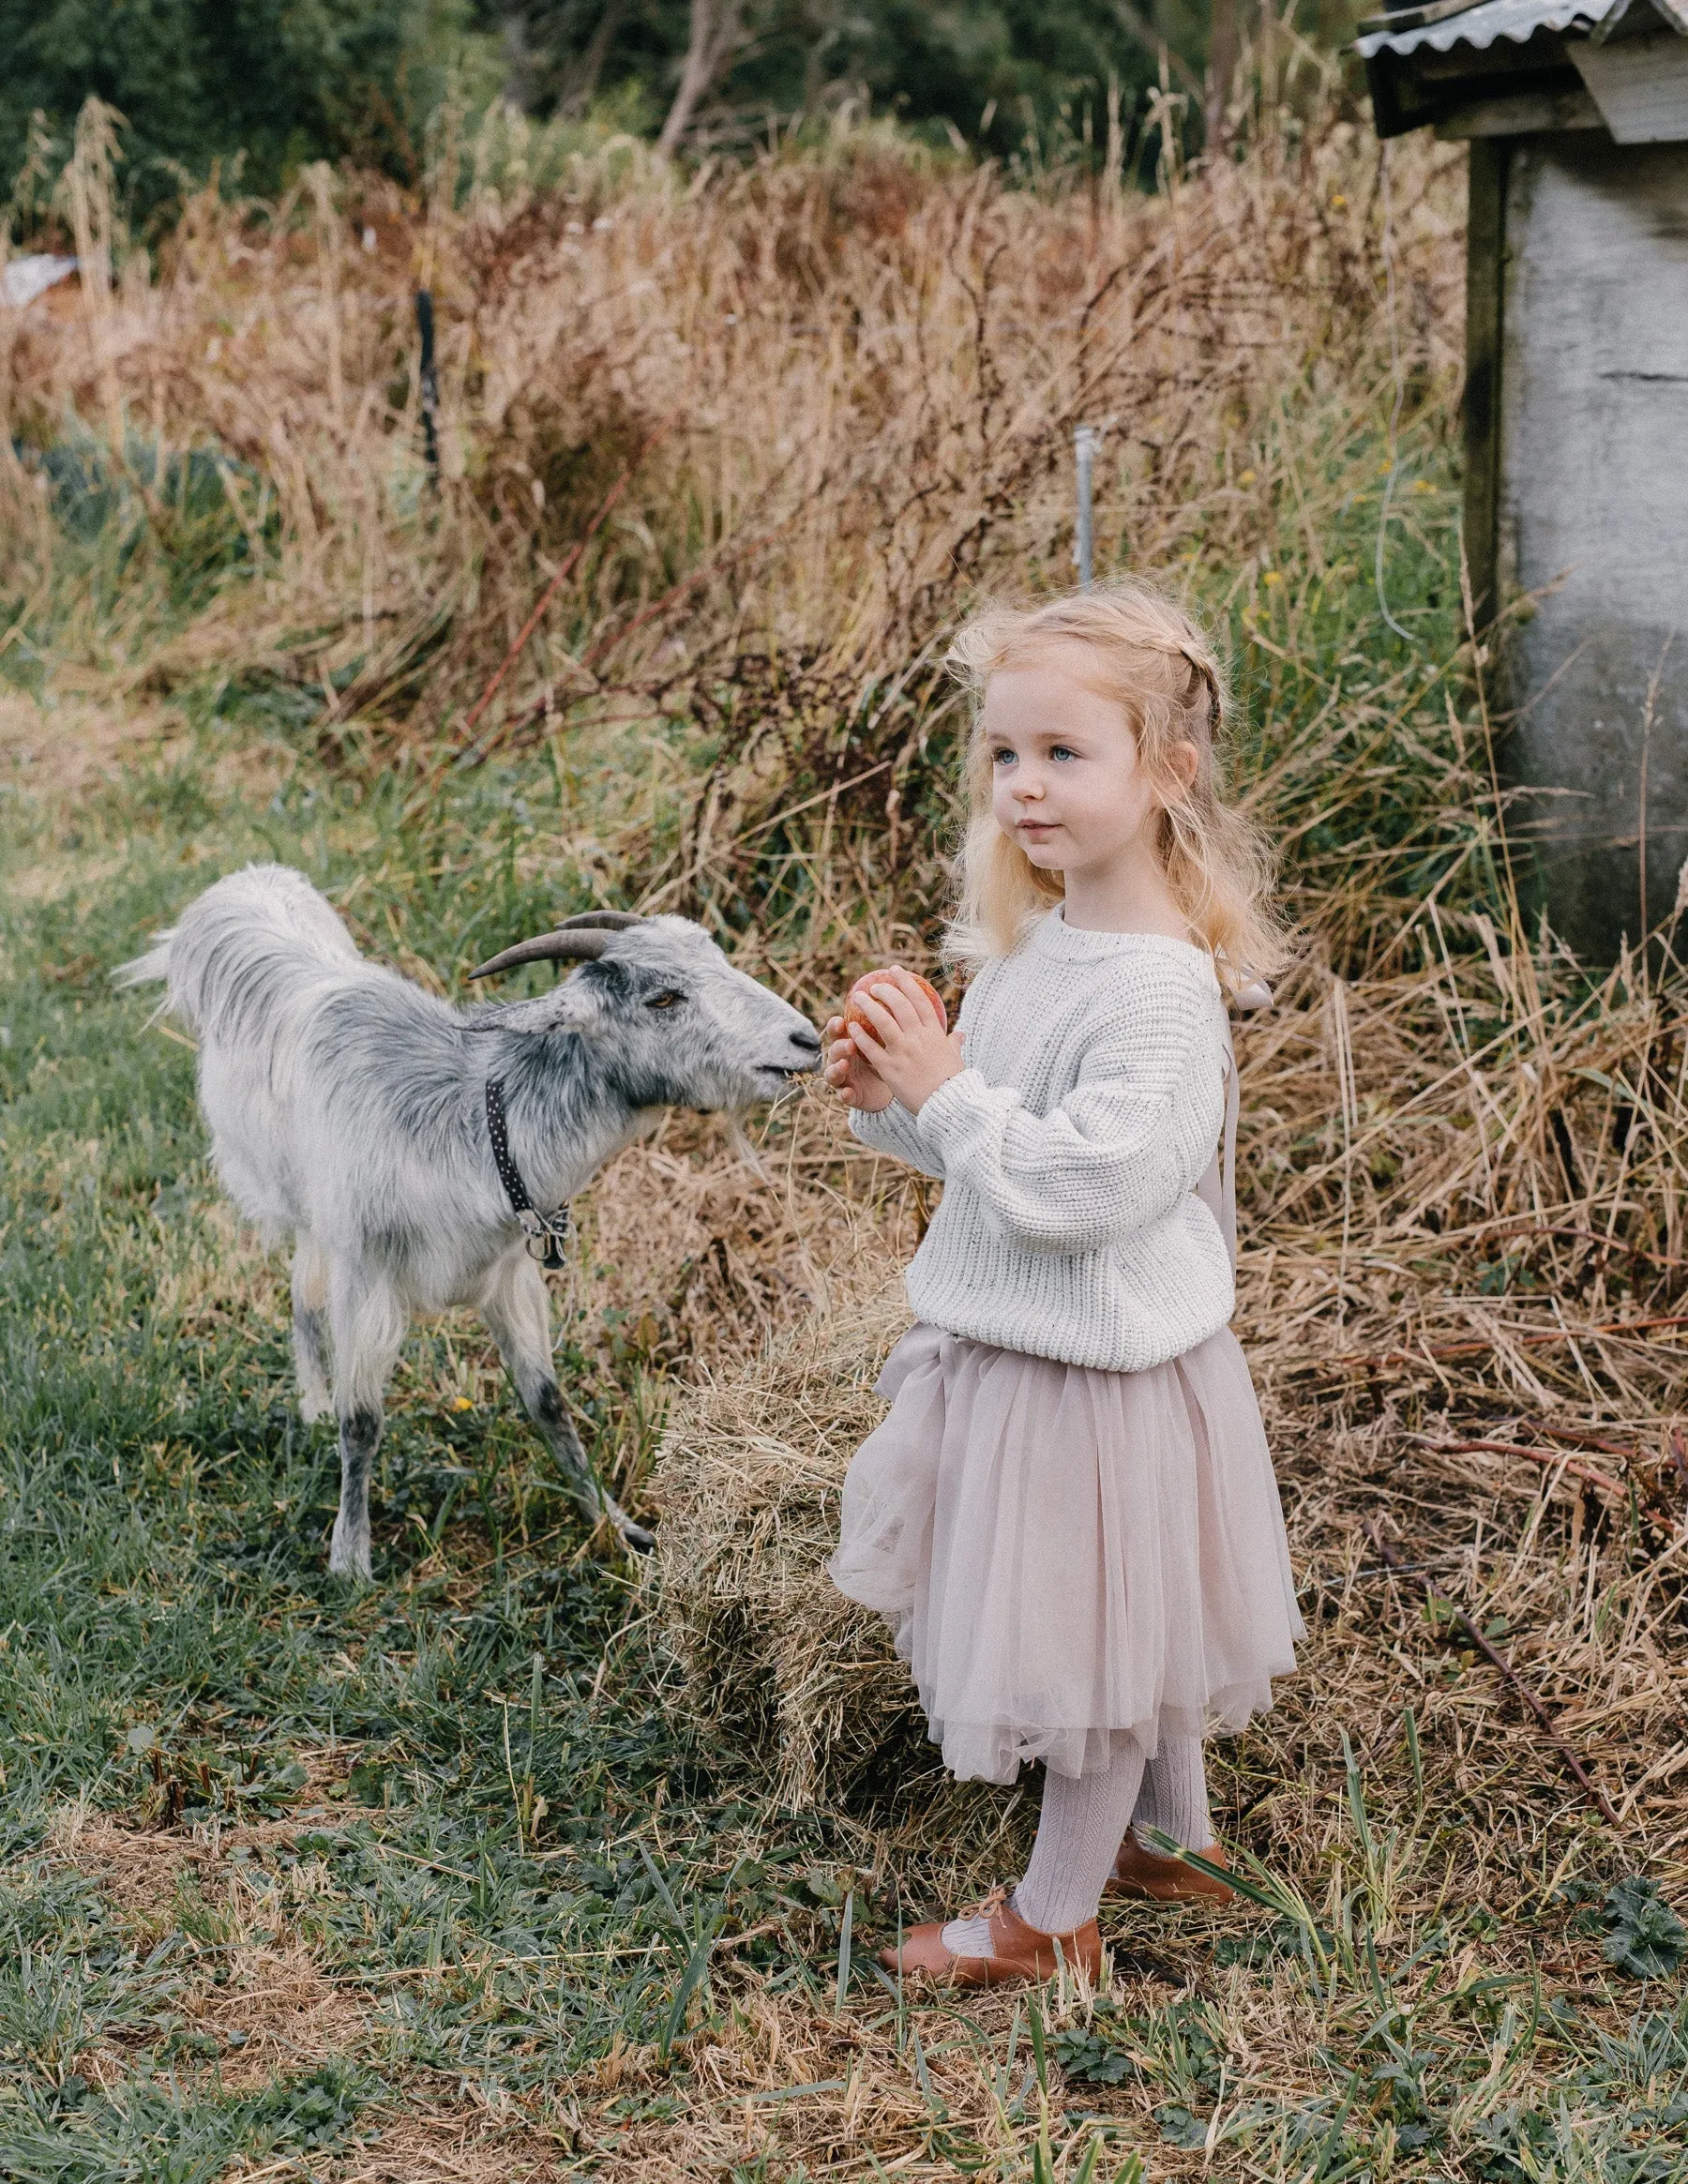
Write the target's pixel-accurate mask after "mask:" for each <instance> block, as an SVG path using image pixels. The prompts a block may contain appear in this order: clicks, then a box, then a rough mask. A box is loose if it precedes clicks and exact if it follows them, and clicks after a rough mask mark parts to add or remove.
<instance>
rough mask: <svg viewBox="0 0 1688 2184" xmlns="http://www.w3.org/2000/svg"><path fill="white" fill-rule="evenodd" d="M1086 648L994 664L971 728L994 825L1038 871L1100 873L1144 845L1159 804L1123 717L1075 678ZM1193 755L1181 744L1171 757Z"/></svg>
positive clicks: (1056, 649)
mask: <svg viewBox="0 0 1688 2184" xmlns="http://www.w3.org/2000/svg"><path fill="white" fill-rule="evenodd" d="M1088 651H1089V647H1088V646H1084V645H1080V644H1076V643H1070V642H1069V643H1065V644H1062V645H1058V646H1051V648H1050V649H1049V651H1048V652H1047V654H1046V655H1044V656H1043V657H1041V658H1035V659H1032V660H1031V661H1028V662H1026V663H1025V664H1024V665H1022V666H1019V667H1016V668H1000V669H998V670H997V671H996V673H995V674H993V675H992V676H991V678H990V680H989V682H988V683H987V685H986V686H985V703H984V707H983V710H982V712H981V714H980V720H979V727H980V732H981V733H982V734H983V736H984V738H985V744H986V747H987V750H988V752H989V754H990V769H991V808H992V810H993V812H994V813H995V815H996V821H997V824H998V825H999V826H1000V827H1001V828H1002V832H1003V833H1004V834H1005V835H1006V836H1008V837H1009V839H1010V840H1012V841H1016V842H1017V843H1018V844H1019V846H1020V848H1021V849H1022V850H1024V851H1025V852H1026V855H1027V856H1028V857H1029V858H1030V859H1031V861H1032V864H1033V865H1035V866H1039V867H1041V868H1042V869H1043V870H1046V871H1052V872H1064V873H1067V874H1069V875H1074V874H1080V873H1101V872H1103V871H1105V870H1107V869H1108V868H1109V867H1110V866H1115V865H1118V864H1120V863H1121V862H1122V861H1123V860H1125V859H1128V858H1130V857H1132V856H1133V855H1134V854H1137V853H1140V852H1141V851H1143V850H1144V849H1146V848H1152V846H1153V838H1154V821H1155V819H1156V817H1157V815H1158V814H1159V812H1160V811H1161V809H1162V808H1163V800H1162V798H1161V797H1160V795H1159V794H1158V793H1157V792H1156V790H1155V788H1154V786H1153V783H1152V782H1151V780H1150V778H1149V776H1148V773H1147V772H1146V770H1145V769H1144V767H1143V765H1142V763H1141V761H1140V760H1139V758H1138V744H1137V738H1136V736H1135V735H1134V734H1133V733H1132V731H1131V728H1130V726H1129V724H1128V722H1127V721H1126V718H1125V715H1124V712H1123V708H1122V707H1120V706H1119V705H1117V704H1116V703H1115V702H1114V700H1112V699H1110V698H1103V697H1100V696H1098V694H1097V693H1096V692H1095V691H1094V690H1093V689H1090V688H1088V687H1087V686H1086V685H1085V684H1083V683H1082V682H1080V681H1078V673H1081V672H1082V670H1083V667H1084V665H1085V664H1086V663H1085V661H1084V660H1083V658H1082V657H1075V655H1083V654H1085V653H1087V652H1088ZM1186 753H1187V754H1188V765H1189V772H1190V775H1191V776H1192V777H1194V775H1195V771H1196V763H1197V759H1196V751H1195V748H1194V746H1192V745H1189V744H1180V745H1178V746H1176V748H1175V752H1174V759H1175V761H1177V760H1180V759H1182V758H1183V756H1184V754H1186Z"/></svg>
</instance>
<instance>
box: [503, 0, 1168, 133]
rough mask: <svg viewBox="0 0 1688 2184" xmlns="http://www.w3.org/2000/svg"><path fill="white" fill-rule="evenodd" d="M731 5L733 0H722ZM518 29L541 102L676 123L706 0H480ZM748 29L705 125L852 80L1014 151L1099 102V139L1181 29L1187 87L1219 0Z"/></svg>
mask: <svg viewBox="0 0 1688 2184" xmlns="http://www.w3.org/2000/svg"><path fill="white" fill-rule="evenodd" d="M720 4H723V5H725V4H726V0H720ZM477 6H478V8H479V10H480V13H479V20H480V22H481V23H483V24H484V25H485V26H486V27H487V28H488V29H489V30H490V31H494V32H496V33H497V34H498V35H499V36H500V37H501V38H502V39H503V41H504V50H505V55H506V56H507V59H506V67H507V75H506V83H507V86H508V88H509V90H510V91H511V92H512V94H513V95H514V96H516V97H517V98H520V101H521V103H522V104H524V105H526V106H528V107H529V108H530V109H531V110H532V111H535V112H537V113H552V112H556V111H558V110H559V109H562V110H564V111H567V110H568V109H570V108H571V107H572V108H574V109H576V110H579V109H580V108H582V107H584V106H585V105H586V104H587V103H588V102H589V101H590V100H591V99H593V98H595V97H598V96H601V95H603V94H605V93H614V94H620V95H622V96H628V95H631V97H632V98H634V99H635V100H636V101H637V102H638V105H639V108H640V112H641V119H642V120H644V121H645V122H646V123H647V124H648V125H649V126H652V127H655V126H656V125H657V124H659V123H660V121H661V119H662V116H663V113H665V112H666V110H667V107H668V103H669V101H670V100H671V98H672V96H673V93H674V89H675V86H676V84H677V83H678V80H679V75H680V68H681V61H682V57H683V55H684V54H685V52H686V39H687V35H688V31H689V27H690V18H691V4H690V0H477ZM736 12H737V15H738V18H739V20H740V22H741V23H742V25H743V39H742V43H741V45H740V48H739V51H738V54H737V57H736V59H735V61H734V63H733V65H732V67H731V70H730V71H729V72H728V73H727V74H726V75H725V76H724V78H723V80H722V81H721V82H720V83H718V84H716V86H715V87H714V91H713V94H712V98H711V100H710V105H709V110H708V112H707V113H705V116H704V130H705V133H706V134H709V135H719V134H721V133H731V132H730V127H729V128H728V129H727V130H726V131H725V132H724V131H723V123H724V122H726V121H727V119H728V117H730V116H736V117H737V118H738V120H739V122H740V124H741V126H742V127H743V128H744V129H745V130H746V132H748V131H750V130H753V129H754V128H756V127H757V126H758V123H759V121H761V119H763V118H764V117H765V115H766V114H767V113H770V112H774V113H779V114H781V115H786V116H789V115H790V114H791V113H796V112H799V111H802V110H805V109H807V110H810V111H813V110H815V109H816V108H818V107H821V106H824V105H826V104H828V103H830V102H832V101H835V100H836V99H838V98H843V97H847V96H849V95H851V94H852V93H854V94H857V95H858V96H863V97H865V98H867V100H868V101H870V103H871V106H872V108H873V110H874V111H875V112H878V113H884V112H895V113H897V114H898V115H899V116H900V117H901V118H902V119H903V120H905V121H906V122H908V123H910V124H912V125H913V126H914V127H916V128H919V129H920V130H921V131H922V133H925V134H928V135H930V136H932V137H934V138H935V139H936V140H938V141H940V142H942V141H943V140H944V139H946V138H947V137H948V136H949V135H950V134H951V132H952V131H953V132H955V133H956V134H957V135H959V136H961V137H963V138H965V139H966V140H967V141H968V142H969V143H972V144H974V145H977V146H980V147H982V148H987V149H989V150H990V151H993V152H995V153H997V154H999V155H1002V156H1010V157H1011V156H1013V155H1014V154H1016V153H1017V152H1023V151H1024V150H1025V149H1026V147H1027V145H1028V143H1031V142H1036V143H1042V142H1043V141H1044V139H1045V137H1046V135H1047V130H1048V129H1049V128H1050V127H1051V125H1052V124H1053V123H1055V122H1056V121H1057V118H1058V117H1061V116H1064V118H1065V120H1066V123H1067V125H1068V126H1069V127H1070V128H1072V129H1073V130H1074V131H1081V130H1082V128H1083V115H1084V111H1085V109H1086V108H1087V107H1088V109H1089V110H1090V113H1091V118H1092V127H1093V131H1094V133H1095V134H1096V136H1097V138H1098V139H1099V138H1100V136H1101V132H1102V130H1103V128H1104V120H1103V115H1104V111H1105V106H1106V99H1107V91H1108V79H1109V77H1110V76H1112V77H1113V78H1114V79H1115V80H1116V81H1117V82H1118V83H1119V85H1120V90H1121V98H1122V103H1123V109H1124V111H1125V113H1126V114H1127V116H1129V115H1130V114H1131V113H1132V111H1133V109H1134V107H1137V106H1138V105H1140V103H1141V100H1142V97H1143V95H1144V94H1145V93H1146V92H1147V91H1148V90H1149V89H1150V88H1151V87H1152V86H1153V85H1154V84H1155V83H1157V82H1158V78H1159V67H1160V63H1159V53H1158V46H1159V43H1160V41H1161V40H1163V39H1164V40H1165V41H1166V42H1167V45H1168V53H1169V67H1170V70H1171V82H1172V85H1173V88H1174V89H1180V88H1188V87H1189V86H1190V85H1191V84H1192V83H1194V82H1196V81H1198V78H1199V74H1200V70H1201V68H1202V66H1203V63H1204V61H1205V58H1206V52H1207V19H1208V0H1158V4H1157V0H1142V4H1141V5H1140V6H1138V5H1133V4H1132V0H1124V4H1123V5H1121V4H1118V0H949V4H948V5H943V4H942V0H937V4H934V0H740V5H739V7H738V8H737V10H736Z"/></svg>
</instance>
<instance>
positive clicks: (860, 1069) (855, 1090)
mask: <svg viewBox="0 0 1688 2184" xmlns="http://www.w3.org/2000/svg"><path fill="white" fill-rule="evenodd" d="M821 1037H822V1038H823V1039H824V1040H825V1041H826V1064H825V1067H824V1068H823V1069H822V1070H821V1076H822V1077H824V1078H825V1079H826V1081H827V1083H828V1084H829V1085H831V1087H832V1089H833V1090H834V1092H836V1093H837V1095H838V1097H839V1098H840V1099H841V1100H842V1101H843V1102H844V1105H845V1106H846V1107H859V1108H860V1109H861V1110H862V1112H863V1114H865V1115H877V1114H879V1113H880V1112H881V1111H882V1109H883V1108H885V1107H889V1106H890V1105H891V1088H890V1086H889V1085H887V1084H884V1083H882V1081H881V1079H880V1077H878V1076H877V1074H876V1073H875V1071H874V1068H873V1064H872V1063H871V1062H869V1061H867V1058H866V1056H865V1055H862V1054H859V1053H858V1052H857V1051H856V1046H855V1035H854V1033H853V1032H847V1031H846V1030H845V1029H844V1019H843V1017H832V1018H831V1019H830V1020H829V1022H828V1023H827V1026H826V1029H825V1030H824V1031H823V1032H821Z"/></svg>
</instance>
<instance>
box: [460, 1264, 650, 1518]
mask: <svg viewBox="0 0 1688 2184" xmlns="http://www.w3.org/2000/svg"><path fill="white" fill-rule="evenodd" d="M481 1310H482V1312H483V1313H484V1314H485V1316H486V1320H487V1325H488V1326H489V1327H490V1329H491V1330H492V1339H493V1341H494V1342H496V1343H497V1345H498V1352H499V1355H500V1356H501V1357H502V1358H503V1359H504V1362H505V1368H506V1369H507V1371H508V1373H509V1376H510V1378H511V1379H512V1380H514V1381H515V1383H516V1393H518V1394H519V1395H520V1397H521V1402H522V1408H524V1409H525V1410H526V1412H527V1414H528V1416H529V1417H530V1418H531V1419H532V1420H533V1422H534V1423H535V1425H536V1426H537V1427H538V1428H539V1431H540V1433H541V1434H542V1435H543V1436H544V1437H545V1444H546V1446H547V1447H548V1448H549V1449H550V1453H551V1454H552V1455H553V1456H554V1457H555V1458H556V1460H557V1462H558V1463H559V1464H560V1465H561V1466H562V1467H563V1470H564V1474H565V1478H566V1480H567V1484H568V1491H569V1493H570V1494H571V1495H572V1496H573V1498H574V1499H575V1500H576V1501H577V1502H578V1503H579V1505H580V1512H581V1514H583V1515H584V1516H585V1518H586V1520H587V1522H588V1523H589V1524H594V1525H595V1524H596V1523H597V1522H598V1521H599V1519H600V1518H603V1517H607V1518H608V1519H609V1520H610V1523H611V1524H612V1525H613V1526H614V1527H615V1529H616V1530H617V1531H618V1532H619V1533H620V1534H621V1536H622V1538H623V1540H625V1543H626V1544H627V1545H628V1546H629V1547H633V1548H635V1549H637V1550H638V1552H639V1553H641V1554H645V1553H647V1552H648V1551H649V1550H650V1549H651V1548H652V1547H654V1546H655V1545H656V1541H655V1539H653V1538H652V1536H651V1534H650V1533H649V1532H648V1531H646V1530H645V1529H644V1527H643V1526H642V1525H638V1524H635V1523H634V1521H633V1519H632V1518H631V1517H630V1516H629V1515H628V1514H627V1513H626V1511H625V1509H624V1508H623V1507H622V1506H621V1504H620V1502H618V1501H617V1500H616V1499H615V1497H614V1496H613V1495H612V1494H610V1493H609V1492H607V1491H606V1489H605V1488H604V1487H602V1486H600V1485H599V1484H598V1483H597V1481H596V1479H595V1478H594V1477H593V1473H592V1466H591V1465H590V1464H589V1463H588V1462H587V1460H586V1452H585V1450H584V1449H583V1448H581V1446H580V1436H579V1434H577V1433H576V1431H575V1429H574V1421H573V1420H572V1419H571V1418H570V1417H569V1415H568V1407H567V1405H566V1404H565V1402H564V1400H563V1393H562V1391H561V1389H560V1388H559V1387H558V1386H557V1376H556V1373H555V1371H554V1369H553V1367H552V1364H551V1336H550V1300H549V1298H548V1297H547V1296H546V1293H545V1277H544V1275H543V1274H542V1273H540V1272H539V1269H538V1268H537V1266H535V1263H534V1261H533V1260H532V1259H531V1258H529V1257H528V1255H527V1253H526V1251H525V1250H523V1251H519V1252H513V1253H511V1254H510V1256H509V1257H508V1258H505V1259H504V1260H502V1261H501V1262H500V1264H499V1266H498V1267H497V1269H496V1270H495V1272H494V1273H493V1276H492V1280H491V1283H490V1287H489V1289H488V1292H487V1294H486V1296H485V1297H484V1298H483V1299H482V1300H481Z"/></svg>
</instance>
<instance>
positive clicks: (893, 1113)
mask: <svg viewBox="0 0 1688 2184" xmlns="http://www.w3.org/2000/svg"><path fill="white" fill-rule="evenodd" d="M850 1130H851V1135H852V1137H859V1138H860V1139H861V1141H862V1143H863V1144H864V1145H867V1146H870V1147H871V1148H872V1150H873V1151H874V1152H885V1153H889V1154H890V1156H891V1158H892V1159H893V1160H900V1161H901V1162H903V1164H904V1165H905V1166H906V1167H916V1168H918V1169H919V1170H920V1172H921V1174H922V1175H930V1176H936V1177H937V1178H938V1180H939V1182H942V1180H943V1156H942V1153H941V1152H938V1150H937V1149H936V1147H935V1146H933V1145H932V1144H931V1143H930V1142H929V1141H928V1140H927V1137H925V1136H923V1134H922V1132H921V1127H920V1118H919V1116H917V1115H912V1114H910V1112H909V1110H908V1108H907V1107H904V1106H903V1104H902V1102H901V1101H900V1100H893V1101H892V1103H891V1105H890V1106H889V1107H882V1108H881V1109H880V1110H879V1112H878V1114H876V1115H870V1114H867V1112H865V1111H864V1109H862V1108H861V1107H852V1108H851V1110H850Z"/></svg>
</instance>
